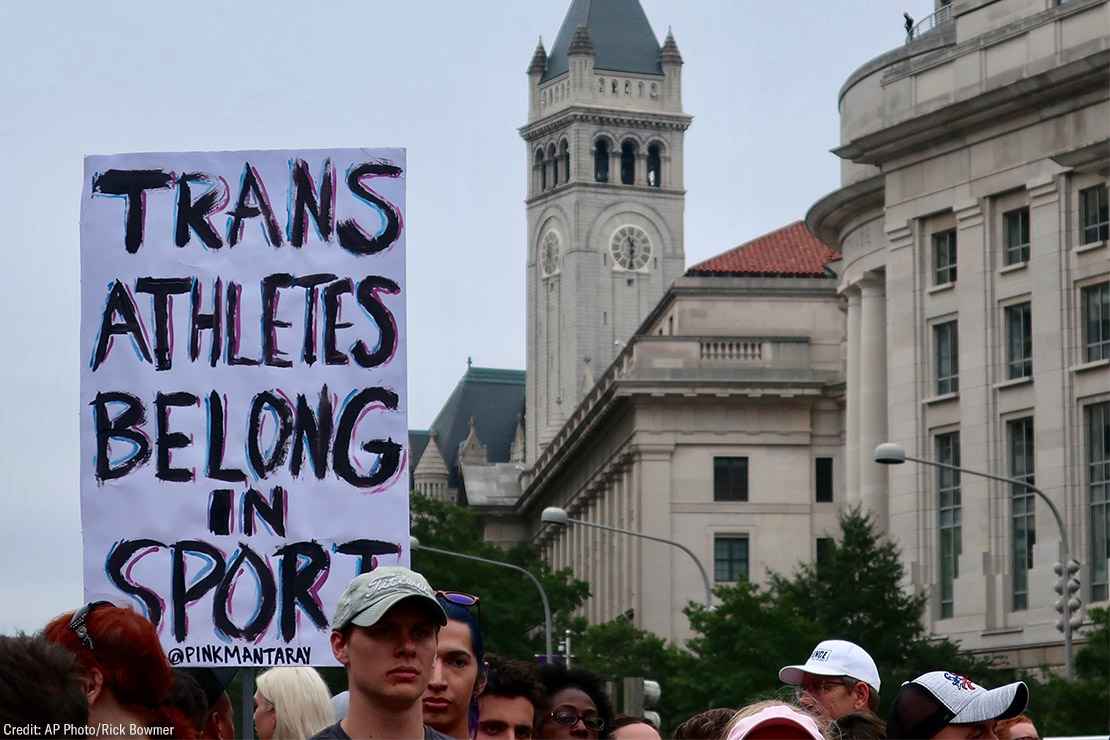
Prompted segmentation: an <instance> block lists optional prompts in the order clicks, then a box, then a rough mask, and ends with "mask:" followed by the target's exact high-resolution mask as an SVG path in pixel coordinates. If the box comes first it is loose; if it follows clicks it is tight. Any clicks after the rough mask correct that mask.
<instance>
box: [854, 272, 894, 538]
mask: <svg viewBox="0 0 1110 740" xmlns="http://www.w3.org/2000/svg"><path fill="white" fill-rule="evenodd" d="M883 283H884V278H883V276H882V275H879V276H872V275H869V276H868V277H866V278H864V279H863V280H862V281H860V331H859V333H860V342H859V346H860V363H859V366H860V367H859V386H860V391H859V394H858V395H859V399H860V405H859V440H860V444H859V450H858V452H857V458H856V459H857V460H858V461H859V467H860V469H859V481H860V502H861V503H862V504H863V508H864V510H866V511H870V512H871V513H872V514H873V515H874V517H875V525H876V527H877V528H878V530H879V531H880V532H885V531H886V530H887V503H888V502H887V471H886V467H885V466H883V465H879V464H878V463H876V462H875V461H874V460H873V458H872V454H873V453H874V451H875V447H876V446H877V445H879V444H881V443H883V442H885V441H886V437H887V428H886V291H885V290H884V284H883Z"/></svg>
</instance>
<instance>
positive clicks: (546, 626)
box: [409, 537, 554, 663]
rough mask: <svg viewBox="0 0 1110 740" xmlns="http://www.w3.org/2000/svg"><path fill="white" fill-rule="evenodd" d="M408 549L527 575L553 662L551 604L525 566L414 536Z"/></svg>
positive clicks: (548, 651) (540, 585)
mask: <svg viewBox="0 0 1110 740" xmlns="http://www.w3.org/2000/svg"><path fill="white" fill-rule="evenodd" d="M409 549H410V550H414V551H415V550H424V551H426V552H434V553H435V554H436V555H449V556H451V557H453V558H462V559H463V560H473V561H475V562H479V563H485V564H486V565H499V566H501V567H502V568H510V569H512V570H515V571H517V572H518V573H523V574H524V575H526V576H528V577H529V578H530V579H531V580H532V583H533V584H535V586H536V590H537V591H539V592H540V601H542V602H543V637H544V648H545V649H546V651H547V652H546V655H547V662H548V663H552V662H554V651H552V649H551V604H550V602H548V600H547V592H546V591H544V590H543V584H542V583H540V581H539V579H538V578H536V577H535V576H534V575H532V573H531V571H529V570H527V569H526V568H521V567H520V566H519V565H513V564H512V563H505V562H502V561H500V560H490V559H489V558H480V557H478V556H477V555H465V554H463V553H461V552H452V551H451V550H440V549H439V548H438V547H429V546H427V545H421V544H420V540H418V539H416V538H415V537H409Z"/></svg>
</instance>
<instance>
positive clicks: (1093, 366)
mask: <svg viewBox="0 0 1110 740" xmlns="http://www.w3.org/2000/svg"><path fill="white" fill-rule="evenodd" d="M1102 367H1110V360H1092V361H1090V362H1083V363H1080V364H1078V365H1072V366H1071V367H1070V368H1068V369H1069V370H1071V371H1072V372H1073V373H1085V372H1087V371H1088V370H1097V369H1099V368H1102Z"/></svg>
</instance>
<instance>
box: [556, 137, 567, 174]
mask: <svg viewBox="0 0 1110 740" xmlns="http://www.w3.org/2000/svg"><path fill="white" fill-rule="evenodd" d="M559 160H560V161H561V162H562V163H563V182H570V144H568V143H567V140H566V139H563V140H562V142H560V144H559ZM557 167H558V165H556V168H557Z"/></svg>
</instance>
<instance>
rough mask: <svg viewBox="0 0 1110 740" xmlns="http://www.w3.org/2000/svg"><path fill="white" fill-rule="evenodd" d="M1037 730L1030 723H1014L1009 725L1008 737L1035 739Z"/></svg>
mask: <svg viewBox="0 0 1110 740" xmlns="http://www.w3.org/2000/svg"><path fill="white" fill-rule="evenodd" d="M1037 736H1038V735H1037V728H1036V727H1035V726H1034V725H1033V723H1032V722H1025V721H1021V722H1015V723H1014V724H1012V725H1010V737H1037Z"/></svg>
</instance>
